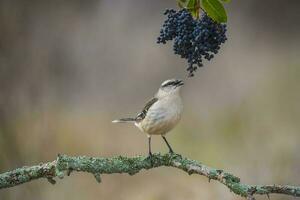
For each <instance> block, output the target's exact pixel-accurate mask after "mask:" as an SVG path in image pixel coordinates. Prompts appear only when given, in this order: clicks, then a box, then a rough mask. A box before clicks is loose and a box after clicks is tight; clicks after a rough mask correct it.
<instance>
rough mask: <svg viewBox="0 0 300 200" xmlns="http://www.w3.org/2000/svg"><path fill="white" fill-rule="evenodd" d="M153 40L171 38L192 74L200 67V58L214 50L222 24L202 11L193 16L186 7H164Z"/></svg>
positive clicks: (221, 37)
mask: <svg viewBox="0 0 300 200" xmlns="http://www.w3.org/2000/svg"><path fill="white" fill-rule="evenodd" d="M164 14H165V15H167V19H166V20H165V22H164V24H163V26H162V28H161V31H160V36H159V37H158V38H157V43H163V44H165V43H166V42H167V41H169V40H174V44H173V50H174V53H175V54H178V55H180V56H181V57H182V58H185V59H187V62H188V68H187V71H189V75H190V76H193V75H194V72H195V71H196V70H197V68H198V67H202V66H203V64H202V61H203V58H204V59H206V60H210V59H212V58H213V57H214V54H217V53H218V50H219V49H220V45H221V44H222V43H224V42H225V41H226V40H227V38H226V25H225V24H219V23H217V22H215V21H214V20H212V19H211V18H210V17H209V16H207V15H206V14H205V13H204V14H203V15H202V16H201V17H200V18H199V19H198V20H196V19H194V18H193V17H192V15H191V14H190V12H189V11H187V10H186V9H182V10H180V11H175V10H173V9H168V10H166V11H165V13H164Z"/></svg>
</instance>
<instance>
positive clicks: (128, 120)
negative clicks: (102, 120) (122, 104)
mask: <svg viewBox="0 0 300 200" xmlns="http://www.w3.org/2000/svg"><path fill="white" fill-rule="evenodd" d="M126 122H135V119H134V118H123V119H117V120H114V121H112V123H126Z"/></svg>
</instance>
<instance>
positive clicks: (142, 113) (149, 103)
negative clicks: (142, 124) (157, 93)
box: [135, 97, 158, 121]
mask: <svg viewBox="0 0 300 200" xmlns="http://www.w3.org/2000/svg"><path fill="white" fill-rule="evenodd" d="M157 100H158V98H156V97H153V98H152V99H151V100H150V101H148V103H147V104H146V105H145V107H144V108H143V110H142V112H140V113H139V114H138V115H137V116H136V119H135V120H136V121H141V120H143V119H144V118H145V117H146V115H147V112H148V110H149V108H150V107H151V106H152V105H153V104H154V103H155V102H157Z"/></svg>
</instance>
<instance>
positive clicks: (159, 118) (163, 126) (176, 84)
mask: <svg viewBox="0 0 300 200" xmlns="http://www.w3.org/2000/svg"><path fill="white" fill-rule="evenodd" d="M183 85H184V82H183V80H181V79H169V80H166V81H164V82H163V83H162V84H161V85H160V87H159V89H158V91H157V93H156V94H155V95H154V97H153V98H152V99H151V100H150V101H148V102H147V103H146V105H145V106H144V108H143V110H142V111H141V112H140V113H138V114H137V115H136V116H135V117H130V118H121V119H117V120H113V121H112V122H113V123H128V122H131V123H133V124H134V125H135V126H136V127H138V128H139V130H140V131H142V132H143V133H146V134H147V137H148V153H149V157H151V156H152V151H151V137H152V136H153V135H160V136H161V137H162V139H163V140H164V141H165V143H166V145H167V146H168V148H169V153H174V151H173V149H172V147H171V145H170V144H169V142H168V141H167V139H166V134H167V133H168V132H169V131H171V130H172V129H173V128H174V127H175V126H176V125H177V124H178V122H179V121H180V118H181V114H182V111H183V103H182V100H181V97H180V88H181V87H182V86H183Z"/></svg>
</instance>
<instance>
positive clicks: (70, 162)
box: [0, 154, 300, 200]
mask: <svg viewBox="0 0 300 200" xmlns="http://www.w3.org/2000/svg"><path fill="white" fill-rule="evenodd" d="M161 166H166V167H174V168H178V169H181V170H183V171H185V172H187V173H188V174H189V175H191V174H199V175H202V176H206V177H207V178H208V179H209V180H211V179H212V180H216V181H219V182H220V183H222V184H224V185H225V186H226V187H228V188H229V189H230V191H232V192H233V193H235V194H237V195H240V196H242V197H245V198H247V199H251V200H252V199H254V195H269V194H271V193H278V194H285V195H291V196H294V197H300V187H296V186H289V185H247V184H243V183H241V182H240V178H238V177H236V176H234V175H233V174H230V173H228V172H225V171H223V170H221V169H215V168H212V167H208V166H206V165H203V164H202V163H200V162H197V161H195V160H191V159H188V158H183V157H182V156H181V155H177V154H164V155H161V154H154V155H153V157H152V158H151V159H149V158H147V157H143V156H137V157H133V158H128V157H122V156H118V157H113V158H94V157H87V156H79V157H72V156H67V155H58V157H57V159H56V160H55V161H52V162H48V163H43V164H39V165H36V166H30V167H27V166H25V167H22V168H18V169H15V170H13V171H9V172H5V173H2V174H0V189H3V188H8V187H14V186H16V185H19V184H23V183H26V182H29V181H32V180H35V179H39V178H47V180H48V181H49V182H50V183H52V184H55V182H56V181H55V180H54V178H55V177H58V178H61V179H62V178H63V177H64V176H65V175H66V174H67V175H70V173H71V172H72V171H78V172H88V173H91V174H93V175H94V177H95V178H96V180H97V181H98V182H101V178H100V175H101V174H113V173H127V174H129V175H134V174H136V173H138V172H139V171H141V170H142V169H146V170H148V169H152V168H156V167H161Z"/></svg>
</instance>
